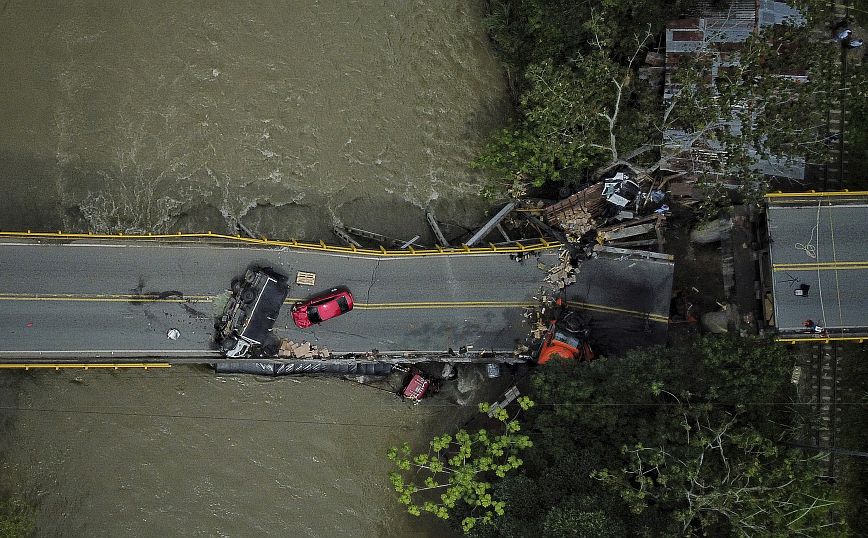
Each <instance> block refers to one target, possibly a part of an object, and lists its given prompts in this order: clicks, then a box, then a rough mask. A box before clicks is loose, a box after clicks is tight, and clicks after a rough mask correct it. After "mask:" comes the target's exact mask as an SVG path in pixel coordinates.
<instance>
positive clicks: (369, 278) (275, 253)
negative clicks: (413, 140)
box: [0, 240, 557, 362]
mask: <svg viewBox="0 0 868 538" xmlns="http://www.w3.org/2000/svg"><path fill="white" fill-rule="evenodd" d="M539 262H542V263H544V264H545V265H546V266H549V265H552V264H554V263H556V262H557V251H546V252H541V253H539V258H537V257H536V256H529V257H528V258H526V259H525V260H524V261H522V262H517V261H514V260H511V259H510V257H509V256H508V255H506V254H499V253H491V254H473V255H449V256H428V257H394V258H392V257H369V256H355V255H349V254H338V253H328V252H315V251H304V250H295V249H289V248H279V249H277V248H253V247H244V248H239V247H233V246H216V245H200V244H188V245H167V244H164V245H156V244H154V243H145V242H142V243H136V242H120V243H115V244H108V243H101V244H100V243H98V242H96V241H73V242H69V243H55V242H49V243H43V244H39V243H35V242H28V241H17V240H9V241H5V242H3V243H2V244H0V271H2V278H0V304H2V311H0V334H2V339H0V360H5V361H7V362H8V361H11V360H13V359H22V358H29V359H52V360H75V361H82V360H95V359H112V358H118V359H120V358H124V359H129V358H136V357H142V358H155V357H163V358H168V359H172V358H177V359H182V358H185V357H186V358H206V359H207V358H208V357H211V356H213V357H214V358H217V356H218V353H217V350H216V346H215V345H214V343H213V341H212V337H213V322H214V318H215V316H216V315H217V314H218V309H219V305H220V304H221V299H223V300H225V298H226V297H228V291H227V288H228V287H229V285H230V282H231V280H232V279H233V278H234V277H236V276H239V275H241V274H242V273H243V272H244V270H245V268H246V267H248V266H249V265H251V264H258V265H263V266H270V267H273V268H275V269H277V270H279V271H281V272H283V273H285V274H287V275H288V276H289V277H290V282H291V287H290V293H289V299H288V300H287V301H288V302H292V301H295V300H298V299H301V298H304V297H307V296H310V295H312V294H314V293H316V292H319V291H321V290H324V289H328V288H331V287H333V286H337V285H344V286H347V287H348V288H349V289H350V290H351V291H352V292H353V294H354V296H355V299H356V307H355V309H354V310H353V311H352V312H350V313H348V314H346V315H344V316H342V317H340V318H336V319H333V320H329V321H327V322H325V323H323V324H322V325H319V326H315V327H313V328H311V329H307V330H299V329H297V328H296V327H295V326H294V324H293V323H292V320H291V318H290V315H289V308H288V307H285V308H284V309H283V310H282V311H281V314H280V318H279V319H278V322H277V324H276V325H275V328H274V332H275V334H276V335H277V336H279V337H285V338H288V339H290V340H293V341H296V342H302V341H309V342H311V343H313V344H316V345H317V346H319V347H320V348H323V347H324V348H327V349H329V350H330V351H331V352H333V353H335V354H345V353H364V352H369V351H372V350H378V351H379V352H381V353H391V354H397V353H402V352H419V353H424V352H445V351H447V350H448V349H450V348H452V349H454V350H456V351H457V350H459V348H461V347H464V346H466V347H468V348H469V349H471V350H473V351H477V352H478V351H483V350H486V351H494V352H498V353H503V352H511V351H512V350H513V349H514V347H515V345H516V343H517V342H519V341H521V340H524V339H525V338H526V337H527V336H528V332H529V328H528V326H527V324H525V323H523V322H522V320H523V317H522V308H523V307H524V306H526V305H531V304H533V303H534V302H535V300H534V299H533V297H534V295H537V294H538V291H539V289H540V287H541V285H542V283H543V278H544V276H545V273H544V271H543V270H541V269H540V268H539V267H538V263H539ZM298 271H305V272H311V273H315V274H316V285H315V286H312V287H311V286H300V285H296V284H295V278H296V274H297V272H298ZM173 328H174V329H178V331H180V337H179V338H178V339H176V340H171V339H169V338H168V337H167V333H168V331H169V330H170V329H173Z"/></svg>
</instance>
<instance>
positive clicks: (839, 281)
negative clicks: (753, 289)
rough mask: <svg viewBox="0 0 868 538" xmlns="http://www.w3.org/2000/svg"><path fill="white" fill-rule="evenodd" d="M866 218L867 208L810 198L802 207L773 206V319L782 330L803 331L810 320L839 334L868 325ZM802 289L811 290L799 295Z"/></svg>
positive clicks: (862, 205)
mask: <svg viewBox="0 0 868 538" xmlns="http://www.w3.org/2000/svg"><path fill="white" fill-rule="evenodd" d="M836 202H837V201H836ZM866 218H868V206H866V205H864V204H852V205H831V204H830V203H829V201H818V200H813V201H812V200H807V201H804V202H802V205H798V206H793V205H781V206H775V205H770V206H769V208H768V226H769V237H770V250H771V252H770V255H771V262H772V279H773V280H772V282H773V286H774V298H775V316H776V322H777V326H778V329H779V330H780V331H781V332H783V333H793V332H795V333H801V332H805V328H804V326H803V322H804V321H805V320H809V319H810V320H813V321H814V322H815V323H817V324H818V325H821V326H823V327H827V328H830V329H835V330H840V331H842V333H841V334H845V333H847V332H850V331H855V332H860V333H861V332H863V331H864V329H865V328H866V327H868V308H866V307H865V305H866V303H868V242H866V241H865V233H864V228H865V222H866ZM802 286H806V287H807V291H806V292H804V293H803V294H802V295H796V294H795V292H796V290H797V289H799V288H801V287H802ZM836 334H838V333H836Z"/></svg>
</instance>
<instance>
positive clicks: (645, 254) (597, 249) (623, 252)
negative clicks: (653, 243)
mask: <svg viewBox="0 0 868 538" xmlns="http://www.w3.org/2000/svg"><path fill="white" fill-rule="evenodd" d="M594 252H606V253H609V254H618V255H621V256H625V255H626V256H639V257H642V258H651V259H654V260H665V261H670V262H671V261H673V260H674V259H675V256H673V255H671V254H661V253H659V252H649V251H647V250H631V249H628V248H616V247H607V246H603V245H594Z"/></svg>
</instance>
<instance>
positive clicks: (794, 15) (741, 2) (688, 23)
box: [663, 0, 805, 179]
mask: <svg viewBox="0 0 868 538" xmlns="http://www.w3.org/2000/svg"><path fill="white" fill-rule="evenodd" d="M787 20H795V21H797V22H799V21H804V18H803V17H802V15H801V14H800V13H799V11H798V10H796V9H794V8H792V7H790V6H788V5H787V4H785V3H783V2H778V1H774V0H733V1H732V2H730V5H729V7H728V8H727V9H718V8H715V7H714V6H713V5H712V3H711V2H709V1H700V2H699V3H698V5H697V8H696V16H692V17H687V18H682V19H676V20H673V21H670V22H669V24H667V27H666V77H665V86H664V89H663V100H664V102H666V103H669V102H671V100H672V99H673V98H675V96H677V95H678V93H679V92H680V91H681V87H680V86H679V85H678V84H677V83H676V82H674V80H673V74H674V73H675V72H677V70H678V68H679V65H680V64H682V63H683V60H684V59H685V58H686V57H688V56H690V55H695V54H697V53H699V52H702V51H704V52H706V53H710V54H711V59H712V61H711V67H710V73H709V76H708V80H707V82H708V83H709V84H710V85H714V84H715V81H716V79H717V76H718V73H719V72H720V70H721V69H726V68H728V67H733V66H737V65H738V62H739V59H738V54H737V51H738V50H739V48H740V45H741V43H743V42H744V41H746V40H747V39H748V37H750V35H751V34H752V33H754V32H756V31H758V30H760V29H763V28H766V27H769V26H772V25H775V24H781V23H783V22H785V21H787ZM726 123H727V125H728V128H729V129H730V131H732V132H734V133H735V132H738V131H740V129H741V124H740V121H739V120H738V119H737V118H735V117H732V118H729V119H728V120H727V121H726ZM693 139H694V135H693V134H692V133H690V132H688V131H685V130H683V129H667V130H666V131H665V132H664V135H663V152H664V155H666V156H667V157H668V159H667V164H666V165H665V166H664V167H663V168H665V169H667V170H671V171H674V172H687V173H690V174H702V173H704V172H711V171H713V170H715V168H716V165H718V163H719V161H721V160H722V159H723V158H724V157H725V155H726V151H725V148H723V147H722V146H721V145H720V144H719V143H718V142H716V141H714V140H712V139H710V138H704V137H702V138H699V139H696V140H695V142H693V143H692V144H691V145H690V148H689V149H687V150H685V149H684V146H685V144H686V143H688V142H690V141H692V140H693ZM750 153H753V154H754V155H755V154H756V152H755V151H752V152H750ZM753 168H754V169H755V170H756V171H758V172H761V173H763V174H766V175H772V176H779V177H788V178H793V179H803V178H804V176H805V165H804V160H803V159H801V158H799V157H789V158H786V157H783V156H769V157H762V158H758V159H757V162H756V164H755V166H754V167H753Z"/></svg>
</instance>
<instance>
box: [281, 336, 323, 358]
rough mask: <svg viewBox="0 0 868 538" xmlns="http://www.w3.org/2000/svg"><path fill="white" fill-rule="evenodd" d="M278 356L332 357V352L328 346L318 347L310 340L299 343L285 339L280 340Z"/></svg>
mask: <svg viewBox="0 0 868 538" xmlns="http://www.w3.org/2000/svg"><path fill="white" fill-rule="evenodd" d="M277 356H278V358H281V359H289V358H291V359H327V358H329V357H331V352H329V350H328V349H327V348H321V349H320V348H317V346H315V345H313V344H311V343H310V342H301V343H299V344H297V343H295V342H293V341H292V340H285V339H284V340H281V341H280V347H279V348H278V350H277Z"/></svg>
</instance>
